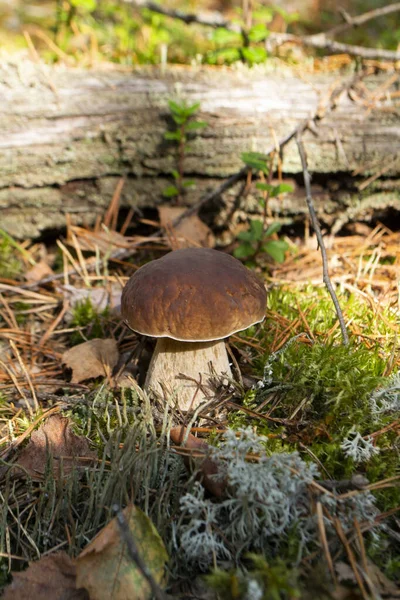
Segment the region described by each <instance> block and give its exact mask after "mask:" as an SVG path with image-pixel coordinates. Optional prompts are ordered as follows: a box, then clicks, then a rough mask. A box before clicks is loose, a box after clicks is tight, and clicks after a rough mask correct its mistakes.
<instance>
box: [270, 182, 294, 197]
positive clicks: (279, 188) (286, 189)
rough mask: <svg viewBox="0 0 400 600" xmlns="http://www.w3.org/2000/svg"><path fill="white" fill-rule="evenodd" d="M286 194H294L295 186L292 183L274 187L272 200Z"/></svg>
mask: <svg viewBox="0 0 400 600" xmlns="http://www.w3.org/2000/svg"><path fill="white" fill-rule="evenodd" d="M285 192H293V186H292V185H290V183H280V184H279V185H274V186H272V189H271V198H275V197H276V196H279V194H284V193H285Z"/></svg>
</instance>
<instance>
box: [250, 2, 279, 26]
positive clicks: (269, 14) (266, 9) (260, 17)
mask: <svg viewBox="0 0 400 600" xmlns="http://www.w3.org/2000/svg"><path fill="white" fill-rule="evenodd" d="M274 12H275V11H274V10H273V8H272V7H271V6H260V7H259V8H255V9H254V10H253V18H254V20H256V21H264V23H270V22H271V21H272V19H273V18H274Z"/></svg>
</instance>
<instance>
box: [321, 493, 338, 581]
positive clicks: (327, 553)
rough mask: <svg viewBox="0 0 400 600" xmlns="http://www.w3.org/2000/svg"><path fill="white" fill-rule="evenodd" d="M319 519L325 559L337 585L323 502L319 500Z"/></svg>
mask: <svg viewBox="0 0 400 600" xmlns="http://www.w3.org/2000/svg"><path fill="white" fill-rule="evenodd" d="M317 521H318V530H319V535H320V538H321V545H322V548H323V551H324V553H325V559H326V562H327V564H328V567H329V571H330V573H331V577H332V579H333V582H334V584H335V586H336V585H337V578H336V573H335V567H334V566H333V560H332V555H331V553H330V551H329V544H328V539H327V537H326V529H325V523H324V513H323V510H322V504H321V502H317Z"/></svg>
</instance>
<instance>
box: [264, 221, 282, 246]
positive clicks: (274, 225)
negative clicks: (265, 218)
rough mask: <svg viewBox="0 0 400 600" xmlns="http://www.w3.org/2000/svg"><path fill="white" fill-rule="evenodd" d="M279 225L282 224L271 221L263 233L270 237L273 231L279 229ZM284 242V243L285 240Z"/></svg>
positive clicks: (275, 231)
mask: <svg viewBox="0 0 400 600" xmlns="http://www.w3.org/2000/svg"><path fill="white" fill-rule="evenodd" d="M281 227H282V224H281V223H278V222H277V221H275V222H274V223H271V225H270V226H269V227H268V228H267V230H266V232H265V233H264V235H265V237H270V236H271V235H273V234H274V233H277V232H278V231H280V229H281ZM284 243H285V244H286V242H284Z"/></svg>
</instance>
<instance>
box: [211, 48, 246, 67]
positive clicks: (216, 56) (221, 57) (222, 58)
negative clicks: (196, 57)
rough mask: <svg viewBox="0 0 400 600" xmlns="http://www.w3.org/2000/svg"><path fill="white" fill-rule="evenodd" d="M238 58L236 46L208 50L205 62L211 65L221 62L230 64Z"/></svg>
mask: <svg viewBox="0 0 400 600" xmlns="http://www.w3.org/2000/svg"><path fill="white" fill-rule="evenodd" d="M238 60H240V50H239V49H238V48H223V49H221V50H216V51H215V52H209V53H208V55H207V62H208V63H209V64H211V65H215V64H221V63H222V62H224V63H227V64H231V63H233V62H237V61H238Z"/></svg>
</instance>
